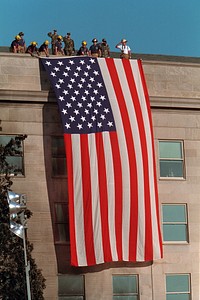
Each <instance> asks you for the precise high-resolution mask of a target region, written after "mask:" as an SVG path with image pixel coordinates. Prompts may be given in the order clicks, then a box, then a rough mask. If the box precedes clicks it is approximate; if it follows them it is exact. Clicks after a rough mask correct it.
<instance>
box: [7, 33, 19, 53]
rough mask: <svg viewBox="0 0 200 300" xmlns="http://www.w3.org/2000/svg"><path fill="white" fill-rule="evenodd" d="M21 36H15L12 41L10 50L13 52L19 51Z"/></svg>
mask: <svg viewBox="0 0 200 300" xmlns="http://www.w3.org/2000/svg"><path fill="white" fill-rule="evenodd" d="M20 39H21V37H20V36H19V35H16V36H15V39H14V41H12V43H11V45H10V51H11V52H13V53H19V41H20Z"/></svg>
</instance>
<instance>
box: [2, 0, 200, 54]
mask: <svg viewBox="0 0 200 300" xmlns="http://www.w3.org/2000/svg"><path fill="white" fill-rule="evenodd" d="M53 29H57V31H58V34H60V35H63V36H64V35H66V33H67V32H71V36H72V38H73V39H74V42H75V48H76V49H78V48H79V47H80V46H81V42H82V40H86V41H87V43H88V46H90V45H91V44H92V42H91V41H92V39H93V38H97V39H98V40H99V41H101V39H102V38H106V40H107V42H108V44H109V46H110V49H111V51H117V49H115V45H116V44H117V43H118V42H119V41H120V40H121V39H123V38H125V39H127V40H128V45H129V46H130V47H131V50H132V53H141V54H161V55H175V56H190V57H199V56H200V0H98V1H95V0H59V1H56V0H33V1H32V2H30V1H27V0H1V10H0V33H1V35H0V36H1V38H0V46H10V44H11V42H12V41H13V40H14V37H15V35H17V34H18V33H19V32H20V31H23V32H24V34H25V35H24V38H25V41H26V44H27V45H29V44H30V42H31V41H36V42H37V43H38V45H39V46H40V44H42V43H43V42H44V41H45V40H46V39H49V37H48V36H47V33H48V32H50V31H53Z"/></svg>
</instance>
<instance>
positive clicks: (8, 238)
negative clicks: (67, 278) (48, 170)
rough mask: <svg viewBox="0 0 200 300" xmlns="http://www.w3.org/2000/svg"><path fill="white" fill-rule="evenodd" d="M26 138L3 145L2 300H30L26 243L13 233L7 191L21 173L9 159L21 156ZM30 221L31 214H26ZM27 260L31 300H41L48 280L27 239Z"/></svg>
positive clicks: (0, 218)
mask: <svg viewBox="0 0 200 300" xmlns="http://www.w3.org/2000/svg"><path fill="white" fill-rule="evenodd" d="M26 137H27V136H26V135H18V136H16V137H14V138H11V139H10V141H9V142H8V143H7V144H6V145H2V144H0V274H1V275H0V300H11V299H12V300H27V291H26V274H25V264H24V249H23V240H22V239H21V238H19V237H18V236H16V235H15V234H14V233H12V232H11V231H10V226H9V207H8V201H7V192H8V191H9V190H11V186H12V184H13V180H14V176H16V175H17V174H18V172H21V170H19V168H18V167H16V166H15V165H11V164H9V163H8V161H7V158H8V157H9V156H21V155H22V150H21V149H22V142H23V140H25V138H26ZM25 214H26V216H27V218H30V217H31V215H32V213H31V212H30V211H29V210H26V211H25ZM26 245H27V259H28V261H29V262H30V272H29V277H30V286H31V298H32V300H42V299H44V297H43V290H44V289H45V279H44V277H43V275H42V272H41V270H40V269H38V268H37V265H36V263H35V260H34V259H33V258H32V256H31V252H32V250H33V245H32V244H31V243H30V242H29V241H28V240H27V241H26Z"/></svg>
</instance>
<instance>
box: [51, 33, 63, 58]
mask: <svg viewBox="0 0 200 300" xmlns="http://www.w3.org/2000/svg"><path fill="white" fill-rule="evenodd" d="M53 54H54V55H64V51H63V46H62V36H61V35H59V36H58V38H57V41H56V42H55V45H54V52H53Z"/></svg>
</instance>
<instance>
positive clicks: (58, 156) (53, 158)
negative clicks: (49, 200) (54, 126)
mask: <svg viewBox="0 0 200 300" xmlns="http://www.w3.org/2000/svg"><path fill="white" fill-rule="evenodd" d="M55 140H62V141H63V154H60V155H59V154H55V153H54V152H53V148H54V147H53V142H54V141H55ZM56 159H57V160H59V159H60V160H61V159H62V160H63V164H64V165H65V174H56V173H55V172H54V168H53V165H54V163H53V160H56ZM51 177H52V178H67V162H66V154H65V144H64V137H63V135H52V136H51Z"/></svg>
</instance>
